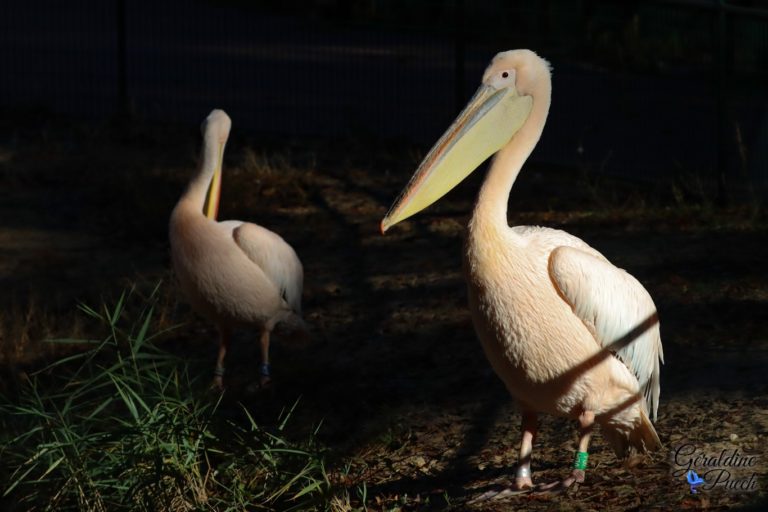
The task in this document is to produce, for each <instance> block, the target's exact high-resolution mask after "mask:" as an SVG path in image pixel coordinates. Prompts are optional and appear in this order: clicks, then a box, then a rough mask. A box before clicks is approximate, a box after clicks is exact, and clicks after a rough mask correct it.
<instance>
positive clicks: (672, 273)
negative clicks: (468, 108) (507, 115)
mask: <svg viewBox="0 0 768 512" xmlns="http://www.w3.org/2000/svg"><path fill="white" fill-rule="evenodd" d="M62 132H63V133H61V134H60V133H58V132H56V131H55V130H54V131H53V133H48V132H47V133H46V135H45V137H42V136H40V134H38V133H36V132H34V131H31V132H29V131H28V132H25V133H24V134H22V136H20V137H15V138H14V137H10V136H5V137H2V138H0V218H2V219H3V220H4V222H3V223H2V224H0V256H1V257H0V289H2V294H0V301H1V302H2V306H3V311H4V313H3V316H2V317H1V318H0V329H2V330H0V342H1V343H2V350H0V354H2V359H0V365H2V366H3V368H4V369H10V368H13V369H14V370H13V371H11V372H8V373H10V374H12V375H10V376H9V377H8V379H13V378H14V375H16V374H18V373H19V372H22V373H23V371H24V370H26V369H30V368H33V367H35V365H36V364H39V361H37V359H38V358H40V357H43V358H44V357H46V355H47V352H46V350H45V349H44V348H43V347H44V346H45V345H44V344H42V343H41V341H40V340H41V339H42V338H44V337H48V336H61V337H66V336H69V335H71V333H72V332H74V331H78V330H82V326H79V325H77V321H76V317H77V316H76V312H75V305H76V304H77V302H78V301H81V300H82V301H86V302H90V303H98V301H99V300H100V299H101V298H104V297H115V296H117V295H118V294H119V292H120V291H121V290H122V289H123V288H124V287H126V285H130V284H137V285H138V286H139V287H141V286H144V287H151V286H153V285H154V283H156V282H157V281H158V280H161V279H163V280H164V283H165V284H164V290H165V293H166V301H165V303H164V310H163V311H162V312H161V314H162V315H165V318H166V319H167V320H166V321H167V323H168V324H169V325H170V324H173V323H177V322H184V323H185V324H184V326H183V327H181V328H180V329H178V330H176V331H174V333H173V335H172V339H171V340H170V341H171V342H172V344H173V346H174V347H183V351H184V352H187V351H188V352H189V353H190V355H194V356H202V357H210V359H211V363H213V352H214V348H215V346H214V343H213V340H214V338H215V332H214V331H213V329H211V327H210V326H207V325H206V324H205V323H203V322H202V321H200V320H199V319H196V318H195V317H194V316H193V315H191V313H190V312H189V308H188V307H186V306H184V305H183V304H180V303H177V301H176V296H177V295H176V290H175V286H174V283H173V280H172V278H171V277H170V274H169V260H168V245H167V241H166V229H167V219H168V215H169V214H170V211H171V208H172V207H173V204H174V203H175V201H176V199H177V198H178V196H179V194H180V193H181V191H182V189H183V187H184V185H185V183H186V180H187V179H188V177H189V175H190V174H191V172H192V171H193V169H194V165H195V154H196V151H197V150H196V139H195V137H194V135H193V134H194V131H193V130H190V131H189V132H188V133H184V134H181V135H178V134H176V135H168V134H166V133H163V132H157V131H152V130H148V131H147V133H142V132H141V130H135V131H133V132H129V133H128V134H127V135H126V134H125V133H123V134H118V135H113V134H112V133H111V132H110V130H108V129H106V128H105V129H104V132H103V133H100V132H97V133H90V132H89V133H88V134H86V135H87V136H86V135H82V134H80V135H82V136H80V135H78V134H77V132H76V131H75V134H74V135H71V134H70V132H69V131H67V130H62ZM64 133H66V134H67V135H65V134H64ZM9 140H12V141H13V142H12V143H11V142H7V141H9ZM393 148H394V149H393ZM417 159H418V158H417V157H414V154H413V151H408V150H407V149H405V148H402V147H400V146H392V147H384V146H380V145H374V144H371V145H370V147H365V146H364V145H362V146H361V145H360V144H357V145H355V144H338V145H333V144H328V145H326V144H320V143H313V142H308V143H307V144H306V145H302V144H299V143H290V144H289V143H284V144H282V145H261V144H260V143H258V142H256V143H252V142H248V141H244V140H243V139H239V138H238V137H237V135H235V138H234V140H233V141H232V142H231V143H230V144H229V146H228V154H227V157H226V159H225V171H224V172H225V174H224V188H223V196H222V207H221V212H220V216H221V217H222V218H239V219H243V220H252V221H255V222H258V223H261V224H263V225H265V226H266V227H269V228H270V229H274V230H275V231H277V232H279V233H280V234H281V235H282V236H283V237H284V238H285V239H286V240H287V241H289V242H290V243H291V244H292V245H293V246H294V247H295V248H296V250H297V252H298V254H299V255H300V257H301V259H302V261H303V263H304V267H305V274H306V283H305V301H304V303H305V311H306V317H307V319H308V321H309V323H310V324H311V328H312V332H313V338H314V341H313V342H312V343H311V344H309V345H307V346H300V347H293V346H289V345H286V344H285V343H281V342H280V340H278V341H277V342H276V344H275V347H274V355H273V359H274V361H273V364H274V367H275V375H276V385H275V390H274V392H273V393H271V394H257V395H250V394H247V393H245V391H244V389H245V387H246V385H247V384H248V383H249V382H250V381H251V380H252V378H253V376H252V374H251V373H252V368H253V365H252V364H250V363H249V362H248V361H252V360H255V358H256V357H257V350H256V347H255V343H254V342H255V333H252V332H247V331H243V332H240V333H238V334H237V336H236V338H235V346H234V347H233V350H234V354H233V358H232V361H233V364H232V365H231V372H232V373H231V377H230V378H231V381H230V391H229V392H228V396H227V398H226V400H225V403H224V407H225V409H224V410H225V411H226V407H228V406H231V407H232V408H233V409H234V408H236V403H237V401H239V400H242V401H243V402H244V403H245V404H246V405H247V406H248V407H249V410H251V411H252V412H253V414H254V416H255V417H256V418H257V419H259V420H260V421H264V422H269V421H274V419H275V418H276V417H277V415H278V413H279V411H280V410H281V409H282V408H284V407H285V406H286V405H290V404H292V403H293V402H294V401H295V400H296V399H297V397H301V399H300V403H299V406H298V408H297V410H296V413H295V421H294V423H293V427H292V428H294V429H295V434H296V435H303V433H304V432H305V431H306V430H307V429H311V428H313V427H314V426H315V425H317V424H319V423H322V426H321V428H320V438H321V439H322V440H323V442H324V443H325V444H326V445H327V447H328V449H329V461H330V463H331V464H332V465H335V466H334V467H335V474H334V478H336V479H337V481H338V482H339V484H340V485H343V486H346V487H347V488H348V490H349V492H350V504H351V506H352V507H359V506H361V505H362V500H363V499H365V500H366V504H367V505H368V507H369V508H372V509H374V510H379V509H380V510H392V509H397V508H398V507H400V508H401V509H404V510H414V509H442V508H445V507H447V506H454V507H455V508H456V509H461V510H464V509H471V510H508V509H510V508H524V509H528V510H551V509H553V508H558V509H563V510H593V509H598V510H605V509H642V510H646V509H657V510H670V509H679V508H693V509H697V508H707V507H713V508H717V507H719V508H724V507H729V506H735V505H739V504H747V503H754V502H756V500H758V498H759V496H760V494H759V493H760V492H762V493H763V495H764V493H765V489H766V488H767V487H768V481H766V474H767V473H768V469H767V468H768V453H766V452H765V449H764V446H765V443H766V440H767V436H768V384H767V382H766V379H765V368H766V367H768V366H766V365H768V324H766V322H765V320H764V317H765V311H766V306H767V305H768V303H767V302H766V301H767V300H768V275H767V274H766V273H765V271H764V263H765V261H768V233H767V232H766V229H765V228H766V219H765V215H764V213H762V211H761V210H760V209H758V208H756V207H755V205H748V206H747V207H734V208H731V209H727V210H718V209H716V208H714V207H713V206H712V205H711V204H708V203H706V201H703V200H700V199H701V198H698V199H697V200H696V201H692V202H691V203H682V204H681V203H680V202H679V201H678V202H675V200H674V198H671V197H663V196H661V195H659V194H657V192H658V190H657V189H654V187H653V186H651V185H647V184H646V185H632V184H626V183H617V184H615V185H614V184H612V183H610V182H605V181H602V182H601V183H602V184H601V187H603V189H605V190H608V191H609V192H611V193H610V194H606V195H608V196H611V197H612V198H613V199H610V200H605V201H599V200H598V199H596V198H599V197H600V190H597V189H595V187H594V183H593V182H590V181H589V180H586V179H585V178H584V175H583V174H581V173H578V172H576V173H574V172H567V171H564V170H556V169H552V170H550V169H547V168H544V167H541V166H532V167H533V169H532V170H531V171H530V173H526V171H525V170H524V171H523V173H522V174H521V177H520V182H519V184H518V185H519V186H518V187H517V188H516V189H515V191H513V194H512V198H511V202H510V222H512V223H521V224H522V223H526V224H539V225H547V226H552V227H558V228H562V229H566V230H568V231H570V232H572V233H573V234H575V235H577V236H580V237H582V238H583V239H584V240H586V241H587V242H588V243H590V244H591V245H593V246H594V247H595V248H597V249H598V250H600V251H602V252H603V253H604V254H605V255H606V256H607V257H608V258H610V259H611V260H612V261H614V262H615V263H616V264H617V265H618V266H620V267H622V268H625V269H626V270H628V271H629V272H631V273H633V274H634V275H635V276H637V277H638V279H640V280H641V282H643V283H644V284H645V285H646V286H647V287H648V289H649V291H650V292H651V294H652V296H653V297H654V298H655V300H656V303H657V306H658V308H659V314H660V318H661V326H662V338H663V341H664V350H665V356H666V365H665V366H664V367H663V372H662V397H661V407H660V410H659V420H658V423H657V430H658V432H659V435H660V437H661V439H662V441H663V443H664V444H665V449H664V451H663V452H661V453H659V454H655V455H654V456H652V457H650V458H648V459H646V460H643V461H640V463H639V464H637V465H635V466H633V467H624V466H623V465H622V464H620V463H619V462H618V461H616V460H615V458H614V456H613V454H612V452H610V450H609V449H608V448H607V447H606V445H605V443H603V442H602V440H601V439H600V437H599V436H598V437H597V438H596V439H595V441H594V442H593V445H592V454H591V456H590V465H591V467H590V471H589V473H588V479H587V482H586V483H585V484H584V485H582V486H581V487H580V488H579V489H578V491H577V492H575V493H570V494H569V495H568V496H550V495H540V494H534V495H524V496H517V497H511V498H505V499H503V500H499V501H494V500H485V501H482V500H481V501H477V500H476V498H477V497H478V496H481V495H483V494H484V493H485V492H486V491H488V490H494V489H502V488H504V487H505V486H507V485H508V484H509V476H510V475H512V473H513V471H514V463H515V460H516V454H515V452H516V448H517V445H518V442H519V423H520V417H519V413H518V412H517V410H516V408H515V406H514V404H512V403H511V401H510V399H509V398H508V395H507V394H506V392H505V390H504V389H503V386H502V385H501V384H500V382H499V381H498V379H497V378H496V377H495V375H494V374H493V372H492V371H491V370H490V368H489V366H488V364H487V363H486V361H485V358H484V356H483V354H482V351H481V349H480V346H479V344H478V342H477V340H476V338H475V335H474V332H473V329H472V325H471V321H470V318H469V313H468V311H467V308H466V297H465V289H464V283H463V280H462V277H461V272H460V265H461V263H460V262H461V258H460V251H461V239H462V233H463V226H464V225H465V222H466V219H467V216H468V213H469V209H470V208H471V204H472V200H473V199H472V198H473V195H474V190H475V188H476V186H477V183H478V178H472V179H470V180H469V182H468V183H466V184H463V185H461V186H460V187H459V188H458V189H457V190H456V191H454V192H452V193H451V194H449V195H448V196H447V198H446V200H445V201H444V202H442V203H441V204H439V205H436V206H435V207H434V208H432V209H430V210H428V211H427V212H425V213H424V214H422V215H420V216H418V217H416V218H414V219H411V220H408V221H406V222H404V223H403V224H402V225H400V226H397V227H396V228H394V229H393V230H392V231H391V232H390V233H387V235H386V236H383V237H382V236H381V235H380V234H379V231H378V223H379V221H380V219H381V217H382V215H383V214H384V213H385V211H386V209H387V207H388V206H389V203H390V202H391V201H392V199H394V197H395V196H396V195H397V192H398V191H399V189H400V187H401V186H402V185H403V184H404V183H405V182H406V180H407V178H408V176H409V174H410V172H411V171H412V170H413V168H414V163H415V160H417ZM550 182H551V184H552V189H553V190H550V187H549V186H548V184H549V183H550ZM658 188H663V187H661V186H658ZM635 189H639V190H640V192H638V191H637V190H635ZM553 196H556V197H554V198H553ZM638 197H639V198H640V199H638ZM25 329H26V330H25ZM22 338H23V340H22ZM180 350H181V348H180ZM575 440H576V428H575V425H573V424H572V423H571V422H568V421H565V420H562V419H557V418H551V417H547V416H543V417H542V418H541V430H540V434H539V437H538V440H537V444H536V447H535V451H534V461H533V469H534V472H535V478H537V479H540V480H541V481H551V480H554V479H557V478H559V477H561V476H563V474H564V472H565V471H566V470H567V467H568V465H569V464H570V461H571V458H572V453H573V451H574V445H575ZM685 442H691V443H694V444H695V445H696V446H697V447H699V448H701V449H703V450H709V451H711V452H712V453H719V451H720V450H722V449H724V448H727V449H733V448H738V449H739V450H740V451H741V452H742V453H750V454H757V457H758V465H757V466H756V467H755V472H756V473H757V474H758V481H759V486H760V489H762V491H758V492H752V493H746V492H721V491H712V492H708V491H702V492H701V493H699V494H696V495H692V494H691V493H690V490H689V489H688V486H687V484H686V483H685V481H684V479H683V478H673V476H671V472H672V470H673V467H672V465H671V464H670V453H671V451H672V450H673V449H674V448H675V447H676V446H679V445H680V444H681V443H685Z"/></svg>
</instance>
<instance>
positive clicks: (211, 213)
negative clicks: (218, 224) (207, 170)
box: [205, 142, 224, 220]
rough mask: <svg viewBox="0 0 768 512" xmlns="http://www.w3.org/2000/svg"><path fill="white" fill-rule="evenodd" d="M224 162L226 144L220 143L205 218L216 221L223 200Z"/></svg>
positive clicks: (209, 188)
mask: <svg viewBox="0 0 768 512" xmlns="http://www.w3.org/2000/svg"><path fill="white" fill-rule="evenodd" d="M223 161H224V143H223V142H221V143H219V155H218V157H217V158H216V169H214V171H213V178H211V185H210V186H209V187H208V198H207V200H206V205H205V216H206V217H208V218H209V219H212V220H216V216H217V215H218V214H219V199H220V198H221V167H222V163H223Z"/></svg>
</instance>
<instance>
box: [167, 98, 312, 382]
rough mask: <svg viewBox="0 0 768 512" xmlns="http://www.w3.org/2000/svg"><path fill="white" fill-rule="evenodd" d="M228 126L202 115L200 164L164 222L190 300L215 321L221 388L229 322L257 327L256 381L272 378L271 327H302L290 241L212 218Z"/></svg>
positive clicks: (299, 276)
mask: <svg viewBox="0 0 768 512" xmlns="http://www.w3.org/2000/svg"><path fill="white" fill-rule="evenodd" d="M231 126H232V121H231V120H230V119H229V116H227V114H226V113H224V112H223V111H222V110H214V111H212V112H211V113H210V115H208V117H207V118H206V119H205V121H203V124H202V126H201V130H202V133H203V149H202V154H201V156H200V164H199V168H198V171H197V174H196V175H195V176H194V177H193V178H192V181H191V182H190V183H189V186H188V188H187V191H186V192H185V193H184V195H183V196H182V197H181V199H180V200H179V202H178V204H176V208H174V210H173V213H172V214H171V222H170V240H171V256H172V259H173V267H174V270H175V272H176V275H177V277H178V280H179V284H180V285H181V288H182V291H183V292H184V294H185V296H186V298H187V300H188V301H189V302H190V303H191V304H192V307H193V308H194V309H195V310H196V311H197V312H198V313H200V314H201V315H203V316H204V317H206V318H207V319H209V320H210V321H212V322H214V323H215V324H216V325H217V326H218V328H219V334H220V340H219V355H218V359H217V361H216V370H215V372H214V385H215V386H216V387H218V388H223V378H224V357H225V355H226V353H227V349H228V347H229V341H230V337H231V334H232V329H233V328H234V327H238V326H255V327H257V328H259V329H260V330H261V336H260V344H261V364H260V365H259V370H258V373H259V383H260V385H261V386H265V385H267V384H268V383H269V382H270V380H271V371H270V369H271V367H270V364H269V341H270V333H271V332H272V330H273V329H274V328H275V326H276V325H277V324H278V323H284V324H286V325H287V326H288V330H289V331H294V332H301V333H305V326H304V322H303V321H302V319H301V292H302V286H303V279H304V272H303V269H302V266H301V262H300V261H299V258H298V256H296V252H294V250H293V248H292V247H291V246H290V245H288V244H287V243H286V242H285V241H284V240H283V239H282V238H281V237H280V236H279V235H277V234H275V233H273V232H272V231H269V230H268V229H265V228H263V227H261V226H257V225H256V224H251V223H249V222H242V221H239V220H228V221H222V222H217V221H216V215H217V213H218V206H219V194H220V192H221V167H222V161H223V159H224V146H225V145H226V143H227V139H228V137H229V130H230V127H231ZM206 195H207V196H208V199H207V201H206ZM206 202H207V205H206ZM204 208H205V209H206V212H205V213H203V209H204Z"/></svg>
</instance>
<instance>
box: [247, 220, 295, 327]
mask: <svg viewBox="0 0 768 512" xmlns="http://www.w3.org/2000/svg"><path fill="white" fill-rule="evenodd" d="M232 236H233V238H234V239H235V243H236V244H237V245H238V246H239V247H240V249H242V250H243V252H244V253H245V254H246V255H247V256H248V258H249V259H250V260H251V261H253V262H254V263H255V264H256V265H258V266H259V267H260V268H261V270H262V271H263V272H264V274H266V276H267V277H268V278H269V280H270V281H272V283H273V284H274V285H275V286H276V287H277V288H278V290H280V294H281V295H282V296H283V298H284V299H285V301H286V302H287V303H288V305H289V306H290V307H291V309H293V310H294V311H295V312H296V313H299V314H301V293H302V287H303V283H304V269H303V267H302V265H301V261H299V257H298V256H297V255H296V252H295V251H294V250H293V248H292V247H291V246H290V245H288V244H287V243H286V242H285V240H283V239H282V238H281V237H280V236H279V235H277V234H276V233H273V232H272V231H269V230H268V229H265V228H263V227H261V226H257V225H256V224H250V223H243V224H241V225H240V226H238V227H236V228H235V229H234V230H233V231H232Z"/></svg>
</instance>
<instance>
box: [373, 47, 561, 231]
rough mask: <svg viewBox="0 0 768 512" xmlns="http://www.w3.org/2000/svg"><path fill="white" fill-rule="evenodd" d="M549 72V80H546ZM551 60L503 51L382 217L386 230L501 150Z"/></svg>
mask: <svg viewBox="0 0 768 512" xmlns="http://www.w3.org/2000/svg"><path fill="white" fill-rule="evenodd" d="M545 78H546V80H544V79H545ZM542 83H546V84H549V64H548V63H547V61H545V60H544V59H542V58H541V57H539V56H538V55H536V54H535V53H534V52H532V51H530V50H510V51H507V52H502V53H499V54H497V55H496V56H495V57H494V58H493V60H492V61H491V63H490V65H489V66H488V68H487V69H486V70H485V73H484V74H483V81H482V83H481V85H480V88H479V89H478V90H477V92H476V93H475V95H474V96H473V97H472V99H471V100H469V103H468V104H467V106H466V107H464V110H462V112H461V113H460V114H459V116H458V117H457V118H456V120H455V121H454V122H453V124H451V126H450V127H449V128H448V130H447V131H446V132H445V133H444V134H443V136H442V137H440V140H438V141H437V143H436V144H435V145H434V147H432V149H431V150H430V151H429V153H428V154H427V156H426V157H425V158H424V161H423V162H421V165H419V168H418V169H417V170H416V172H415V173H414V175H413V177H412V178H411V181H410V182H408V185H407V186H406V187H405V189H404V190H403V191H402V192H401V193H400V196H399V197H398V198H397V200H396V201H395V203H394V204H393V205H392V208H390V210H389V212H388V213H387V215H386V216H385V217H384V219H383V220H382V221H381V232H382V233H384V232H385V231H386V230H387V229H389V228H390V227H392V226H394V225H395V224H397V223H398V222H400V221H402V220H404V219H407V218H408V217H410V216H411V215H414V214H416V213H418V212H420V211H421V210H423V209H424V208H426V207H427V206H429V205H431V204H432V203H434V202H435V201H437V200H438V199H440V198H441V197H442V196H444V195H445V194H446V193H448V191H450V190H451V189H452V188H453V187H455V186H456V185H458V184H459V182H461V180H463V179H464V178H466V177H467V176H468V175H469V174H470V173H471V172H472V171H474V170H475V169H476V168H477V167H478V166H479V165H480V164H481V163H483V161H485V159H486V158H488V157H489V156H491V155H492V154H494V153H496V152H497V151H498V150H499V149H501V148H502V147H504V146H505V145H507V144H508V143H509V141H510V140H512V137H513V136H514V135H515V133H517V131H518V130H519V129H520V128H521V127H522V126H523V124H524V123H525V121H526V120H527V119H528V115H529V114H530V112H531V108H532V106H533V96H534V91H535V90H537V87H540V86H541V84H542Z"/></svg>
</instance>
